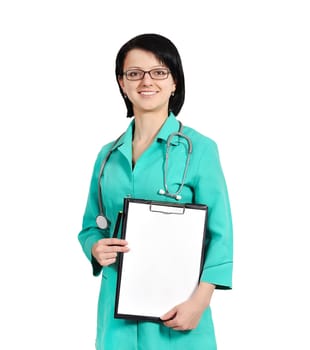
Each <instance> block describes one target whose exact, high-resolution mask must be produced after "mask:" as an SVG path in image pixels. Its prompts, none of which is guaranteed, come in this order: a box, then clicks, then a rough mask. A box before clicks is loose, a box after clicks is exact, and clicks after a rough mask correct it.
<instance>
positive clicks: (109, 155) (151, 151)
mask: <svg viewBox="0 0 310 350" xmlns="http://www.w3.org/2000/svg"><path fill="white" fill-rule="evenodd" d="M116 79H117V83H118V86H119V89H120V92H121V94H122V96H123V99H124V101H125V104H126V107H127V117H133V120H132V122H131V123H130V125H129V127H128V128H127V130H126V131H125V133H124V134H123V135H122V136H121V137H120V138H119V139H117V141H115V142H110V143H108V144H106V145H105V146H104V147H103V148H102V149H101V151H100V152H99V155H98V157H97V161H96V163H95V167H94V171H93V176H92V180H91V185H90V191H89V196H88V201H87V205H86V209H85V214H84V218H83V227H82V230H81V231H80V233H79V241H80V243H81V245H82V248H83V250H84V253H85V254H86V256H87V258H88V259H89V261H90V262H91V264H92V267H93V274H94V275H99V274H102V276H103V278H102V283H101V289H100V295H99V303H98V318H97V339H96V348H97V350H103V349H104V350H119V349H126V350H138V349H147V350H158V349H161V350H169V349H174V350H185V349H186V350H187V349H189V348H191V349H193V350H200V349H201V350H202V349H208V350H215V349H216V340H215V333H214V328H213V320H212V314H211V308H210V303H211V297H212V294H213V291H214V289H215V288H219V289H230V288H231V286H232V264H233V261H232V251H233V249H232V220H231V213H230V205H229V198H228V192H227V188H226V182H225V179H224V175H223V172H222V168H221V164H220V160H219V155H218V150H217V146H216V143H215V142H214V141H213V140H211V139H210V138H208V137H206V136H203V135H202V134H200V133H199V132H197V131H196V130H194V129H192V128H190V127H187V126H183V125H182V124H181V123H180V122H178V121H177V119H176V116H177V115H178V113H179V111H180V110H181V108H182V106H183V102H184V96H185V84H184V74H183V68H182V62H181V58H180V56H179V53H178V51H177V49H176V47H175V46H174V44H173V43H172V42H171V41H170V40H169V39H167V38H165V37H163V36H160V35H157V34H143V35H139V36H137V37H135V38H133V39H131V40H129V41H128V42H127V43H126V44H125V45H124V46H123V47H122V48H121V49H120V50H119V52H118V54H117V57H116ZM103 166H104V171H102V169H103ZM168 187H169V190H168ZM162 188H165V190H159V189H162ZM98 189H100V190H98ZM98 194H99V198H100V199H99V200H98ZM174 194H175V195H174ZM126 197H131V198H137V199H148V200H152V201H163V200H164V201H166V202H167V201H169V202H172V203H175V202H179V203H181V204H182V203H183V204H186V203H194V204H204V205H206V206H207V207H208V209H209V213H210V215H209V217H208V220H207V221H206V246H205V249H206V255H205V257H204V261H203V267H202V272H201V276H200V280H199V283H198V285H197V287H196V289H195V290H194V291H193V293H192V295H191V296H190V297H189V298H188V299H187V300H183V301H182V302H181V303H180V304H178V305H171V308H170V310H167V311H166V313H165V314H164V315H162V316H161V320H160V322H153V321H150V320H143V321H141V320H134V319H116V318H115V317H114V309H115V297H116V282H117V278H118V276H117V273H118V268H117V264H118V255H119V254H130V249H129V246H130V242H127V241H125V240H124V239H120V238H115V237H114V231H115V227H117V222H118V221H117V218H118V213H119V212H120V211H121V210H122V209H123V200H124V198H126ZM101 211H102V214H103V215H104V217H105V218H106V221H107V223H108V226H107V227H105V228H100V227H98V226H97V224H96V218H97V216H98V213H99V212H101ZM116 231H117V230H116ZM189 237H190V232H189ZM162 244H163V245H164V244H165V242H162ZM149 249H152V242H150V248H149ZM174 253H175V252H173V251H172V252H171V254H174ZM146 254H147V252H146ZM160 254H161V252H158V258H159V259H160ZM141 264H143V261H141ZM150 273H152V271H150Z"/></svg>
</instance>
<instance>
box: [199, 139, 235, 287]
mask: <svg viewBox="0 0 310 350" xmlns="http://www.w3.org/2000/svg"><path fill="white" fill-rule="evenodd" d="M203 148H204V149H203V150H202V153H201V159H200V161H199V166H198V179H197V184H196V186H195V202H196V203H202V204H206V205H207V206H208V222H207V235H206V254H205V262H204V266H203V271H202V274H201V279H200V280H201V281H203V282H209V283H212V284H214V285H215V286H216V288H219V289H231V288H232V270H233V227H232V218H231V209H230V203H229V198H228V191H227V186H226V182H225V178H224V174H223V171H222V168H221V164H220V159H219V153H218V148H217V145H216V144H215V143H214V142H213V141H212V140H210V143H208V144H207V145H205V146H204V147H203Z"/></svg>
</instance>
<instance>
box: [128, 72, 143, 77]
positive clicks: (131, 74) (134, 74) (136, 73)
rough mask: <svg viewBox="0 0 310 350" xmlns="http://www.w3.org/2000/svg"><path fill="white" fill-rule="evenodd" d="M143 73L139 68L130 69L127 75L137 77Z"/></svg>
mask: <svg viewBox="0 0 310 350" xmlns="http://www.w3.org/2000/svg"><path fill="white" fill-rule="evenodd" d="M140 75H141V72H140V71H139V70H129V71H127V76H128V77H129V78H136V77H139V76H140Z"/></svg>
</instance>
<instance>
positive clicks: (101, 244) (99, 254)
mask: <svg viewBox="0 0 310 350" xmlns="http://www.w3.org/2000/svg"><path fill="white" fill-rule="evenodd" d="M127 244H128V242H127V241H125V240H124V239H119V238H103V239H100V240H99V241H98V242H97V243H95V244H94V245H93V247H92V255H93V257H94V258H95V259H96V260H97V261H98V263H99V264H100V265H101V266H109V265H111V264H114V263H115V261H116V258H117V253H127V252H128V251H129V248H128V246H127Z"/></svg>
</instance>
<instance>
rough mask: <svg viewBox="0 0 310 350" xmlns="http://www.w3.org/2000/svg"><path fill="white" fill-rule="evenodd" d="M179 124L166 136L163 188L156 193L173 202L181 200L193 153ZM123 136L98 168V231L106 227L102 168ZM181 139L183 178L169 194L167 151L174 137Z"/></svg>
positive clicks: (188, 140)
mask: <svg viewBox="0 0 310 350" xmlns="http://www.w3.org/2000/svg"><path fill="white" fill-rule="evenodd" d="M179 123H180V127H179V130H178V131H177V132H174V133H172V134H170V135H169V136H168V139H167V144H166V155H165V164H164V188H163V189H160V190H159V191H158V194H160V195H163V196H166V197H169V198H173V199H175V200H178V201H179V200H181V199H182V196H181V192H182V189H183V187H184V184H185V179H186V175H187V171H188V168H189V161H190V158H191V154H192V151H193V144H192V141H191V139H190V138H189V137H188V136H187V135H185V134H183V132H182V131H183V125H182V123H181V122H179ZM122 136H123V134H122V135H120V136H119V137H118V138H117V139H116V140H115V141H114V143H113V145H112V147H111V148H110V150H109V152H108V153H107V155H106V156H105V158H104V159H103V161H102V164H101V167H100V171H99V176H98V183H97V186H98V206H99V214H98V216H97V218H96V223H97V226H98V227H99V228H100V229H103V230H104V229H106V228H107V227H108V220H107V218H106V217H105V216H104V214H103V200H102V190H101V183H100V180H101V178H102V175H103V172H104V168H105V166H106V164H107V162H108V160H109V158H110V156H111V154H112V153H113V151H114V146H115V145H116V144H117V142H118V141H119V139H120V138H121V137H122ZM176 136H178V137H181V138H183V139H185V140H186V142H187V146H188V147H187V155H186V161H185V166H184V171H183V176H182V180H181V184H180V185H179V188H178V190H177V191H176V192H174V193H171V192H170V191H169V188H168V181H167V173H168V164H169V151H170V145H171V142H172V139H173V138H174V137H176Z"/></svg>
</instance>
